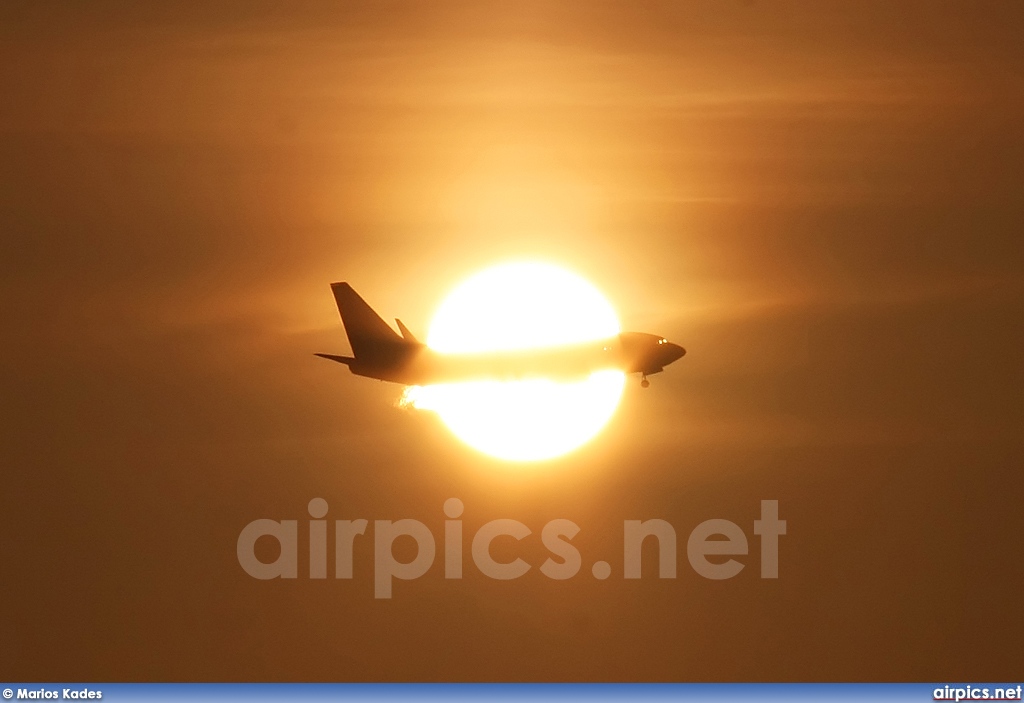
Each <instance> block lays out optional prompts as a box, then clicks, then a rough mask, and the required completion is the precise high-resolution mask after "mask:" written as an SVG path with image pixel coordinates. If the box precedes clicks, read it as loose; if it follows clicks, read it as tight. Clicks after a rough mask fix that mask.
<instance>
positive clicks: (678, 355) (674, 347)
mask: <svg viewBox="0 0 1024 703" xmlns="http://www.w3.org/2000/svg"><path fill="white" fill-rule="evenodd" d="M668 352H669V355H670V356H669V359H670V360H669V363H672V362H673V361H675V360H676V359H682V358H683V357H684V356H686V350H685V349H683V348H682V347H681V346H679V345H678V344H672V343H671V342H670V343H669V345H668Z"/></svg>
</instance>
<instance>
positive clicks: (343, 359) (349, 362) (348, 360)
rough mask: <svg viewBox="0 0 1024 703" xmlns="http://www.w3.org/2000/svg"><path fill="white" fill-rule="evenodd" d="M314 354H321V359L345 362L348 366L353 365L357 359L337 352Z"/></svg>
mask: <svg viewBox="0 0 1024 703" xmlns="http://www.w3.org/2000/svg"><path fill="white" fill-rule="evenodd" d="M314 356H319V357H320V358H321V359H330V360H331V361H337V362H338V363H339V364H345V365H346V366H351V365H352V362H353V361H355V359H353V358H352V357H351V356H339V355H337V354H314Z"/></svg>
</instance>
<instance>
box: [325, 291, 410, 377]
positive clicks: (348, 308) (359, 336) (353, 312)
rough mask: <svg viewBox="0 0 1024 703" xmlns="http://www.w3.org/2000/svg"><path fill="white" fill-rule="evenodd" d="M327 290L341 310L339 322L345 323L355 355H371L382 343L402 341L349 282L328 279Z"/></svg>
mask: <svg viewBox="0 0 1024 703" xmlns="http://www.w3.org/2000/svg"><path fill="white" fill-rule="evenodd" d="M331 291H332V292H333V293H334V300H335V302H337V304H338V312H339V313H341V322H342V324H344V326H345V334H346V335H348V341H349V344H351V345H352V351H353V352H354V353H355V355H356V358H357V359H358V358H360V357H364V358H365V357H372V356H373V355H374V354H375V353H376V352H378V351H379V350H380V348H381V347H382V346H385V345H389V344H395V343H398V344H402V343H403V340H402V338H401V337H399V336H398V333H396V332H395V331H394V330H393V329H391V327H390V326H388V323H386V322H384V320H382V319H381V317H380V315H378V314H377V313H375V312H374V311H373V308H371V307H370V306H369V305H367V304H366V301H365V300H363V299H362V298H360V297H359V294H358V293H356V292H355V291H354V290H353V289H352V286H350V285H349V284H347V283H332V284H331Z"/></svg>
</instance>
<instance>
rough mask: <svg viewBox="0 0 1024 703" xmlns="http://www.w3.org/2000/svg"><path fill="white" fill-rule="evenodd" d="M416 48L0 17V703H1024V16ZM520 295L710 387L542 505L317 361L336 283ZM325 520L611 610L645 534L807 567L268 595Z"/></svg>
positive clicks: (608, 29)
mask: <svg viewBox="0 0 1024 703" xmlns="http://www.w3.org/2000/svg"><path fill="white" fill-rule="evenodd" d="M427 8H428V5H427V4H423V3H403V2H388V3H345V4H341V5H339V4H334V3H302V2H293V3H271V2H261V3H230V2H228V3H218V4H217V9H210V8H202V7H199V6H190V5H188V4H184V3H161V4H159V6H150V5H148V4H141V5H130V4H126V3H117V2H94V3H74V4H72V3H56V2H55V3H47V2H25V3H21V2H7V3H4V4H3V7H2V8H0V88H2V92H0V94H2V96H3V98H2V100H0V133H2V139H0V231H2V232H3V234H4V237H3V241H4V247H3V255H2V257H0V295H2V296H3V298H4V300H5V305H4V310H5V315H4V325H5V334H4V343H3V344H2V345H0V380H2V386H0V391H2V395H0V398H2V400H0V407H2V408H3V414H2V417H3V419H4V422H3V429H2V430H0V440H2V447H3V449H4V452H3V456H4V470H3V472H4V476H5V478H6V485H5V489H4V491H3V492H2V494H0V520H2V524H3V534H4V537H3V539H2V540H0V561H2V563H4V564H5V565H7V566H5V568H4V571H3V573H4V576H3V579H2V581H0V584H2V585H0V594H2V597H0V619H2V621H3V622H5V623H7V625H6V626H5V630H6V631H8V632H9V633H10V632H13V633H14V638H13V639H12V638H8V639H7V642H6V644H4V645H0V652H3V654H2V656H0V678H6V679H21V680H47V679H50V678H54V677H57V678H76V679H82V680H119V679H158V680H178V679H181V680H188V679H192V678H197V679H202V680H222V679H224V680H240V679H257V680H268V679H295V680H302V679H317V680H351V679H358V680H378V679H387V680H466V679H469V680H495V679H497V680H520V679H525V680H535V679H539V680H563V679H569V680H590V679H598V680H718V679H722V680H737V679H739V680H776V679H783V680H793V679H802V680H807V679H811V680H830V679H841V680H859V679H866V680H877V679H886V680H889V679H913V680H952V679H965V680H966V679H973V680H980V679H986V678H997V679H998V678H1000V677H1006V676H1011V675H1014V674H1015V673H1017V672H1016V670H1014V669H1013V667H1015V666H1019V662H1020V661H1021V659H1022V655H1024V650H1022V646H1021V644H1020V637H1019V632H1020V625H1021V623H1022V621H1024V620H1022V619H1024V611H1022V609H1021V605H1020V601H1019V598H1018V597H1017V590H1018V588H1019V581H1020V578H1021V576H1024V572H1022V566H1021V562H1020V559H1019V558H1018V556H1019V555H1020V554H1021V552H1022V548H1024V543H1022V541H1021V540H1022V537H1021V536H1022V535H1024V524H1022V518H1021V514H1022V513H1021V511H1020V501H1021V498H1022V497H1024V490H1022V489H1024V485H1022V478H1021V472H1020V457H1021V446H1020V436H1019V432H1020V427H1021V420H1022V419H1024V418H1022V409H1021V404H1020V388H1021V385H1022V381H1024V378H1022V376H1021V368H1022V364H1021V362H1022V358H1021V348H1022V343H1024V335H1022V332H1021V328H1020V324H1019V322H1018V321H1019V320H1020V319H1021V314H1022V313H1024V310H1022V303H1024V286H1022V278H1021V270H1022V265H1024V249H1022V246H1021V237H1020V234H1021V222H1022V221H1024V218H1022V216H1024V197H1022V191H1021V183H1022V182H1024V139H1022V134H1021V129H1020V125H1021V124H1024V101H1022V95H1024V93H1022V88H1024V77H1022V76H1024V74H1022V59H1021V53H1020V48H1019V43H1020V39H1019V38H1020V36H1022V35H1024V9H1022V8H1021V6H1020V5H1019V4H1018V3H985V2H982V3H970V4H967V3H963V4H958V3H945V2H943V3H924V2H914V3H912V2H896V3H893V2H860V3H849V4H845V5H843V6H836V5H825V4H823V3H811V2H778V3H770V2H735V3H712V2H690V3H662V2H632V3H612V2H595V3H526V4H523V3H518V4H503V3H488V2H479V3H470V2H464V3H444V4H441V3H431V4H429V9H427ZM524 256H529V257H537V258H543V259H548V260H551V261H553V262H556V263H560V264H562V265H565V266H567V267H569V268H571V269H573V270H575V271H577V272H579V273H581V274H583V275H584V276H586V277H587V278H588V279H589V280H590V281H591V282H593V283H594V284H595V285H596V286H597V287H598V288H599V289H601V290H602V291H603V292H604V293H605V294H606V295H607V296H608V298H609V299H610V300H611V302H612V304H613V305H614V306H615V308H616V310H617V311H618V314H619V317H620V320H621V321H622V324H623V327H624V328H626V329H636V330H644V331H651V332H656V333H658V334H663V335H665V336H667V337H669V338H671V339H673V340H674V341H678V342H679V343H680V344H682V345H683V346H685V347H686V348H687V350H688V352H689V353H688V355H687V356H686V358H685V359H683V360H681V361H680V362H678V363H677V364H675V365H673V366H672V367H671V368H670V369H669V370H668V371H667V372H666V373H665V374H663V375H659V376H657V377H655V378H654V379H652V380H653V381H654V382H653V385H652V388H650V389H649V390H648V391H644V392H641V391H640V389H639V388H638V387H637V386H638V384H636V383H630V384H629V385H628V387H627V392H626V395H625V397H624V400H623V403H622V406H621V407H620V409H619V412H618V415H617V417H616V418H615V419H614V420H613V422H612V424H611V426H610V427H609V428H608V430H607V431H606V432H605V433H603V434H602V435H601V436H600V437H599V438H598V439H597V440H596V441H595V442H593V443H592V444H590V445H588V446H587V447H586V448H584V449H583V450H581V451H580V452H578V453H577V454H575V455H573V456H571V457H568V458H566V459H563V460H560V461H557V462H553V463H552V464H551V465H550V466H549V467H546V468H545V470H543V471H530V472H516V471H511V470H509V469H508V468H507V467H505V466H502V465H500V464H498V463H497V462H494V461H492V460H489V459H487V458H485V457H481V456H479V455H477V454H474V453H472V452H471V451H470V450H468V449H466V448H464V447H463V446H461V445H459V444H458V443H457V442H455V441H454V440H453V439H452V438H451V437H450V436H449V435H448V434H447V433H446V432H445V430H444V429H443V428H442V427H441V426H440V425H439V424H438V423H436V422H434V421H432V420H430V419H429V418H425V417H423V416H421V415H417V414H415V413H409V412H403V411H400V410H398V409H396V408H395V407H394V401H395V399H396V398H397V397H398V395H399V392H400V390H399V389H397V388H396V387H393V386H388V385H385V384H378V383H375V382H371V381H368V380H365V379H358V378H355V377H351V376H349V375H348V374H347V373H346V372H345V370H344V369H343V368H341V367H339V366H337V365H332V364H329V363H327V362H324V361H322V360H318V359H315V358H314V357H313V356H312V353H313V352H314V351H337V352H344V351H345V346H346V342H345V340H344V335H343V332H342V329H341V327H340V325H339V324H338V320H337V313H336V310H335V308H334V304H333V301H332V300H331V296H330V292H329V289H328V284H329V283H330V282H331V281H335V280H348V281H350V282H351V283H352V284H353V285H355V286H356V288H357V289H358V290H359V291H360V292H361V293H363V295H364V296H365V297H366V298H367V299H368V300H369V301H370V302H371V303H372V304H373V305H374V306H375V307H376V308H377V309H378V310H379V311H380V312H381V313H382V315H384V316H385V317H395V316H399V317H401V318H402V319H403V321H404V322H406V323H407V324H408V325H409V326H410V327H411V328H412V329H413V331H414V332H417V333H420V334H421V335H422V336H425V332H426V328H427V326H428V324H429V320H430V316H431V313H432V311H433V309H434V308H435V307H436V306H437V305H438V303H439V302H440V301H441V299H442V298H443V296H444V294H445V292H446V291H447V290H448V289H450V288H451V287H452V286H453V285H454V284H455V283H457V282H458V281H459V280H461V279H462V278H464V277H465V276H466V275H468V274H470V273H472V272H473V271H475V270H477V269H479V268H481V267H483V266H485V265H488V264H491V263H495V262H499V261H501V260H503V259H505V258H508V257H524ZM316 496H319V497H323V498H325V499H327V501H328V503H329V504H330V505H331V513H330V514H329V515H328V518H329V519H345V518H357V517H361V518H367V519H370V520H373V519H399V518H406V517H410V518H416V519H420V520H422V521H424V522H427V523H430V524H434V525H440V520H442V519H443V518H442V513H441V505H442V504H443V502H444V500H445V499H447V498H449V497H452V496H457V497H459V498H461V499H462V500H463V502H464V503H465V504H466V506H467V512H466V516H465V520H466V524H467V529H468V526H471V525H476V526H479V525H480V524H482V523H483V522H486V521H488V520H491V519H495V518H500V517H511V518H515V519H519V520H521V521H523V522H525V523H527V524H529V525H533V526H537V527H538V528H539V526H540V525H542V524H543V523H544V522H546V521H547V520H550V519H553V518H559V517H565V518H570V519H573V520H575V521H576V522H577V523H578V524H579V525H580V526H581V528H582V532H581V534H580V536H579V538H578V540H577V541H578V542H579V543H580V549H581V551H582V552H583V553H584V559H585V563H587V562H586V554H587V552H588V549H589V551H590V552H591V553H593V554H595V555H596V554H597V553H601V552H602V550H603V552H604V554H605V557H606V558H607V559H608V560H609V561H610V562H611V563H612V565H613V569H620V567H621V555H620V556H619V557H618V559H619V561H616V559H615V558H614V549H615V547H614V545H616V544H617V542H616V540H617V539H619V538H620V528H621V523H622V520H624V519H640V518H651V517H660V518H663V519H666V520H668V521H670V522H672V523H673V524H675V525H676V528H677V530H678V531H679V533H680V535H681V542H682V543H685V535H686V534H688V532H689V530H690V529H692V527H693V526H695V525H696V524H697V523H698V522H700V521H702V520H705V519H709V518H726V519H730V520H734V521H735V522H737V523H739V524H741V525H742V526H744V528H745V529H747V530H748V533H749V530H750V526H749V523H750V522H751V521H752V520H753V519H754V518H755V517H757V512H758V501H760V500H761V499H771V498H774V499H778V500H779V501H780V513H781V515H782V517H783V518H784V519H787V520H789V530H790V534H788V535H787V536H786V537H785V538H783V542H782V553H781V577H780V579H779V580H778V581H777V582H766V581H762V580H761V579H759V578H757V575H756V573H757V570H756V562H755V561H754V560H753V557H751V561H750V564H751V566H749V567H748V568H747V569H746V570H745V571H744V572H743V573H742V574H741V575H740V576H739V577H737V578H736V579H734V580H732V581H729V582H727V583H716V582H707V581H704V580H703V579H701V578H699V577H698V576H696V575H695V574H693V573H692V572H687V571H686V569H682V570H681V576H680V578H678V579H676V580H675V581H671V582H669V581H658V580H657V579H656V578H655V577H654V575H655V571H654V569H653V568H652V570H651V574H650V578H648V577H647V576H646V566H645V578H644V579H642V580H641V581H639V582H625V581H623V580H622V579H621V578H612V579H609V580H608V581H605V582H598V581H595V580H593V579H592V578H591V577H590V576H589V572H588V571H587V570H586V569H584V571H583V572H582V573H581V574H580V575H579V576H578V577H576V578H575V579H574V580H571V581H569V582H564V583H554V582H551V581H549V580H547V579H544V578H543V577H541V576H540V575H539V574H536V573H534V574H532V575H530V576H529V577H524V578H523V579H521V580H519V581H515V582H509V583H499V582H492V581H489V580H486V579H483V578H482V577H479V576H478V577H477V578H472V577H467V579H465V580H464V582H462V583H459V584H452V583H450V582H445V581H444V579H443V578H442V577H441V575H440V571H439V570H436V569H435V571H436V573H435V572H431V574H428V576H426V577H424V578H423V579H421V580H419V581H417V582H415V583H410V584H402V585H403V586H408V588H402V589H398V593H397V597H396V598H395V599H394V601H393V602H389V603H381V602H377V601H374V599H373V598H372V591H371V584H372V578H371V577H370V576H369V573H368V571H364V572H363V573H364V576H363V577H362V578H357V579H356V580H355V581H354V582H352V583H338V582H335V581H333V580H329V581H328V582H326V583H314V582H310V581H308V580H300V581H299V582H292V583H277V582H275V583H263V582H257V581H254V580H252V579H250V578H249V577H247V576H246V575H245V574H244V573H243V572H242V571H241V569H240V568H239V567H238V564H237V563H236V561H235V557H234V545H235V538H236V537H237V534H238V532H239V530H240V529H241V528H242V527H243V526H244V525H245V524H246V523H247V522H249V521H250V520H253V519H256V518H261V517H270V518H274V519H288V518H299V519H302V518H304V512H303V511H304V510H305V505H306V503H307V502H308V500H309V499H310V498H312V497H316ZM432 521H433V522H432ZM609 545H611V546H609ZM524 549H526V550H527V551H528V552H529V553H531V554H538V553H541V552H542V550H541V548H540V547H539V545H537V544H534V545H532V546H531V545H527V546H526V547H524ZM529 550H533V551H529ZM595 558H596V557H595ZM682 563H683V564H684V565H685V559H683V560H682ZM360 565H361V566H362V568H364V569H369V567H370V565H371V556H370V554H369V553H368V552H363V553H358V554H357V569H358V568H360ZM300 568H301V567H300ZM12 643H16V644H12Z"/></svg>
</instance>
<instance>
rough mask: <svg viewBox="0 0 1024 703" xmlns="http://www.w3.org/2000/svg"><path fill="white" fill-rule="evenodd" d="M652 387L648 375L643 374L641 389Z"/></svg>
mask: <svg viewBox="0 0 1024 703" xmlns="http://www.w3.org/2000/svg"><path fill="white" fill-rule="evenodd" d="M650 385H651V382H650V381H648V380H647V374H643V378H642V379H641V381H640V387H641V388H647V387H648V386H650Z"/></svg>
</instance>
